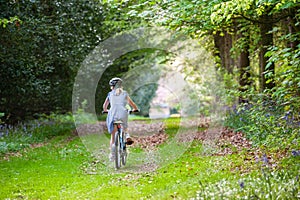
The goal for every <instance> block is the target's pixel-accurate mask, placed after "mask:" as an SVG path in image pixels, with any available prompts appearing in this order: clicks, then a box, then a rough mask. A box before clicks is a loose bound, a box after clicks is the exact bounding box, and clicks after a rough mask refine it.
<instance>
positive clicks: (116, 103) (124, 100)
mask: <svg viewBox="0 0 300 200" xmlns="http://www.w3.org/2000/svg"><path fill="white" fill-rule="evenodd" d="M109 85H110V88H111V90H112V91H110V92H109V93H108V95H107V97H106V99H105V101H104V104H103V112H108V115H107V118H106V124H107V129H108V132H109V133H110V134H111V137H110V149H111V150H113V145H114V138H115V137H114V136H115V133H116V131H117V127H116V126H114V124H113V123H114V121H116V120H121V121H122V122H123V128H124V131H125V133H126V144H127V145H131V144H132V143H133V140H132V139H131V138H130V136H129V134H128V133H127V127H128V123H127V121H128V110H127V108H126V105H127V104H129V105H130V106H131V107H132V108H133V110H132V111H138V107H137V106H136V104H135V103H134V102H133V101H132V99H131V98H130V97H129V95H128V93H127V92H126V91H125V90H123V88H122V79H120V78H117V77H116V78H112V79H111V80H110V81H109ZM108 105H110V109H109V111H108Z"/></svg>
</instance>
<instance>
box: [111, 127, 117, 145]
mask: <svg viewBox="0 0 300 200" xmlns="http://www.w3.org/2000/svg"><path fill="white" fill-rule="evenodd" d="M116 132H117V127H116V126H114V130H113V131H112V132H111V135H110V149H111V148H112V146H113V144H114V143H115V134H116Z"/></svg>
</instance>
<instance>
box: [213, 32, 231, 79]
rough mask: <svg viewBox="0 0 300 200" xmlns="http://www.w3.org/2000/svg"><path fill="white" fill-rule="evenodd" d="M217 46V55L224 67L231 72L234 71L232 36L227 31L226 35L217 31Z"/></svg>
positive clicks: (215, 37) (215, 39)
mask: <svg viewBox="0 0 300 200" xmlns="http://www.w3.org/2000/svg"><path fill="white" fill-rule="evenodd" d="M214 43H215V48H216V49H217V51H216V53H215V55H216V56H218V57H219V58H220V60H221V62H220V64H221V66H222V68H223V69H226V71H227V72H228V73H230V74H232V73H233V66H234V60H233V58H232V57H231V54H230V50H231V48H232V36H231V35H230V34H229V33H227V32H225V33H224V36H222V35H221V34H220V32H217V34H215V35H214Z"/></svg>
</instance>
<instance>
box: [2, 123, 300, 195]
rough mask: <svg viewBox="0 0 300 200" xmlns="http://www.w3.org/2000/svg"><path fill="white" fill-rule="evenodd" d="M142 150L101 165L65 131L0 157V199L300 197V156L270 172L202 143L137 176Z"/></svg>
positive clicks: (172, 128)
mask: <svg viewBox="0 0 300 200" xmlns="http://www.w3.org/2000/svg"><path fill="white" fill-rule="evenodd" d="M166 124H167V129H166V130H167V132H168V133H170V134H174V133H173V132H174V131H176V130H177V129H178V127H177V126H176V124H178V123H177V122H176V121H175V122H174V121H173V119H170V120H167V121H166ZM169 131H170V132H169ZM88 137H94V136H93V135H89V136H88ZM104 137H106V136H105V135H104ZM99 145H100V144H99ZM101 145H102V144H101ZM103 145H104V144H103ZM107 145H108V144H107ZM161 148H162V149H163V148H164V146H162V147H161ZM141 151H142V150H141V149H132V150H131V152H132V154H131V155H130V156H129V159H128V165H127V166H125V167H124V168H123V169H121V170H119V171H116V170H115V169H114V168H113V164H112V163H111V164H109V163H105V162H100V161H101V160H107V157H105V158H102V157H101V158H99V157H97V156H93V155H91V153H90V152H88V151H87V149H86V146H85V145H84V143H83V142H82V138H79V137H77V136H74V135H72V134H71V131H70V130H65V132H64V133H61V134H60V135H57V136H55V137H53V138H52V139H49V140H48V142H47V143H45V144H44V145H43V146H40V147H37V148H25V149H23V150H20V151H19V152H18V153H17V154H15V155H12V156H9V157H8V158H7V157H6V158H4V157H2V158H1V159H0V176H1V179H0V188H1V190H0V199H192V198H194V199H212V198H213V197H214V198H215V199H221V198H222V196H223V199H246V198H245V197H248V199H250V198H251V197H252V198H254V197H255V195H256V196H258V197H259V198H261V199H272V198H269V197H267V194H272V195H273V197H275V196H276V195H277V196H279V197H283V199H284V198H286V199H296V197H297V195H298V196H299V180H298V182H297V173H298V172H299V169H300V167H299V164H297V163H299V157H287V158H285V160H284V162H283V163H282V166H283V167H284V168H285V170H283V171H282V170H281V171H278V172H271V171H269V169H268V168H264V167H263V166H262V165H261V164H255V163H254V164H251V163H246V162H244V156H245V155H243V154H241V155H238V154H235V155H227V156H210V155H206V154H204V152H203V148H202V145H201V143H200V142H199V141H194V142H192V143H191V144H190V145H189V146H188V149H186V151H184V152H183V153H182V154H181V155H180V156H178V157H177V158H176V159H174V160H172V161H171V162H168V163H166V162H163V161H162V162H160V163H159V164H160V165H159V166H160V167H159V168H158V169H157V170H154V171H147V170H142V172H139V173H138V172H137V171H138V170H139V168H140V167H143V166H141V165H136V163H135V160H134V157H133V155H134V153H141ZM160 153H161V154H164V153H166V154H169V153H170V152H166V151H163V150H161V151H160ZM174 153H176V152H174ZM100 156H101V155H100ZM164 159H165V158H164ZM241 165H243V167H244V168H248V167H249V168H251V169H252V171H250V172H249V173H247V174H246V173H241V172H240V171H238V170H235V168H236V166H241ZM287 166H293V167H290V168H288V167H287ZM135 169H136V171H135ZM262 169H263V170H264V173H262ZM241 183H243V184H244V187H241ZM283 191H286V192H285V193H283ZM280 195H281V196H280ZM284 195H285V196H284Z"/></svg>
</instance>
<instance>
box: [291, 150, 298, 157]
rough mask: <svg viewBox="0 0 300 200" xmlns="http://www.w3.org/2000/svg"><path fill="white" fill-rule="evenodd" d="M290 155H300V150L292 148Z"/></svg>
mask: <svg viewBox="0 0 300 200" xmlns="http://www.w3.org/2000/svg"><path fill="white" fill-rule="evenodd" d="M292 155H293V156H300V150H293V151H292Z"/></svg>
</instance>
